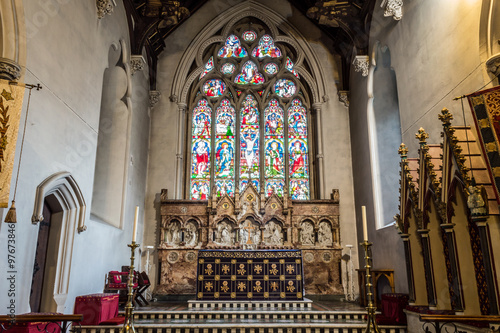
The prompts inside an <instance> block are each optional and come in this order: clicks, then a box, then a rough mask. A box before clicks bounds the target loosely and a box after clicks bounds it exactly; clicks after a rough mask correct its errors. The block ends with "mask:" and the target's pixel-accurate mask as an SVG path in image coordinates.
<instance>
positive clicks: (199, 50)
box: [170, 0, 329, 199]
mask: <svg viewBox="0 0 500 333" xmlns="http://www.w3.org/2000/svg"><path fill="white" fill-rule="evenodd" d="M245 17H255V18H257V19H259V20H261V21H262V22H264V23H265V24H266V26H267V27H268V28H269V30H270V31H271V35H272V36H274V37H275V42H281V41H284V42H286V43H288V44H290V45H292V46H293V48H294V49H295V50H296V51H298V52H297V61H296V63H295V69H296V70H297V71H298V72H299V73H300V75H301V76H302V79H303V80H304V83H306V84H307V86H308V88H309V89H310V99H311V100H310V103H311V106H312V108H313V112H312V116H313V117H312V118H311V123H312V125H313V126H312V130H313V132H310V137H309V139H310V142H314V143H313V147H314V149H315V151H314V152H312V155H313V157H314V159H311V161H310V166H311V167H312V169H311V198H312V199H322V198H326V197H327V195H328V194H327V193H326V191H325V176H324V173H325V167H324V157H323V135H322V129H321V119H322V108H323V103H325V102H327V101H328V100H329V96H328V95H327V93H326V87H327V84H326V78H325V76H324V71H323V69H322V68H321V64H320V61H319V58H318V56H317V55H316V53H315V51H313V49H312V47H311V45H309V44H308V43H307V41H306V39H305V38H304V37H303V36H302V34H301V33H300V31H299V30H298V29H297V28H295V27H294V26H292V25H290V23H289V22H288V20H287V18H285V17H284V16H282V14H281V13H278V12H276V11H274V10H272V9H269V8H268V7H267V6H265V5H263V4H262V3H259V2H256V1H254V0H249V1H245V2H242V3H240V4H237V5H235V6H231V7H230V8H228V9H227V10H226V11H224V12H223V13H220V15H218V16H216V17H214V19H213V20H212V21H210V22H209V23H208V24H207V25H206V26H205V27H204V29H203V30H201V31H200V32H199V33H198V34H197V35H196V37H194V38H193V39H192V40H191V42H190V45H189V47H188V48H187V49H186V51H185V52H184V54H183V55H182V56H181V58H180V61H179V64H178V66H177V69H176V71H175V74H174V76H173V81H172V87H171V95H170V100H171V101H172V102H174V103H176V104H177V107H178V109H177V110H178V115H177V124H178V129H179V130H178V132H177V147H176V160H175V162H174V163H175V165H176V167H175V182H174V198H175V199H183V198H186V197H187V196H188V193H187V183H188V180H187V178H188V173H187V171H188V170H187V169H188V168H187V163H186V160H187V159H188V153H189V152H188V147H187V146H188V144H189V142H187V140H186V138H187V136H186V131H187V130H188V129H189V124H188V122H189V117H188V114H187V111H188V106H189V105H188V104H189V103H190V102H189V99H190V92H191V89H192V85H193V82H195V81H196V80H198V78H199V75H200V74H201V73H202V71H203V68H204V59H203V55H204V50H205V49H206V48H207V47H208V46H209V45H211V44H213V43H219V42H220V43H222V42H223V41H224V37H223V36H227V35H228V33H229V30H230V28H231V27H232V26H233V25H234V24H235V23H236V22H238V21H239V20H241V19H242V18H245ZM278 27H279V29H278Z"/></svg>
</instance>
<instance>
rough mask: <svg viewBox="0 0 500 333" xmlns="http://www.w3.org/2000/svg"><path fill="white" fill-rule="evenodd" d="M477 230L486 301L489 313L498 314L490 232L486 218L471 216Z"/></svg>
mask: <svg viewBox="0 0 500 333" xmlns="http://www.w3.org/2000/svg"><path fill="white" fill-rule="evenodd" d="M472 220H473V221H474V222H475V223H476V225H477V228H478V230H479V239H480V241H481V252H482V253H483V265H484V275H485V276H486V284H487V286H488V301H489V303H490V313H489V314H490V315H497V314H498V300H497V292H496V284H495V281H496V279H495V276H494V270H493V266H492V262H491V249H490V244H491V243H490V234H489V231H488V224H487V223H486V218H474V217H473V218H472Z"/></svg>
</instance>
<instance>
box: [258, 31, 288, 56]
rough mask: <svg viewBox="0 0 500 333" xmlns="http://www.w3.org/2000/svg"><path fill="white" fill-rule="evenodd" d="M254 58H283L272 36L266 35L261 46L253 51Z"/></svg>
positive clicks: (261, 41) (260, 43) (262, 38)
mask: <svg viewBox="0 0 500 333" xmlns="http://www.w3.org/2000/svg"><path fill="white" fill-rule="evenodd" d="M252 56H254V57H257V58H264V57H271V58H279V57H281V50H280V49H279V47H277V46H275V45H274V40H273V38H272V37H271V36H269V35H264V36H262V37H261V38H260V40H259V45H257V47H255V49H253V51H252Z"/></svg>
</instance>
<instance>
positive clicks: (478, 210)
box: [467, 186, 488, 217]
mask: <svg viewBox="0 0 500 333" xmlns="http://www.w3.org/2000/svg"><path fill="white" fill-rule="evenodd" d="M487 205H488V198H487V196H486V191H485V190H484V187H483V186H481V187H479V186H469V197H468V198H467V206H468V207H469V209H470V213H471V215H472V217H476V216H485V215H488V206H487Z"/></svg>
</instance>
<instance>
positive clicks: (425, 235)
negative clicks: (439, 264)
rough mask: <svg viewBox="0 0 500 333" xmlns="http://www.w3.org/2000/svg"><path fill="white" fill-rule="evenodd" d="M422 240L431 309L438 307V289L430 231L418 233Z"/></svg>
mask: <svg viewBox="0 0 500 333" xmlns="http://www.w3.org/2000/svg"><path fill="white" fill-rule="evenodd" d="M417 232H418V233H419V234H420V237H421V240H422V256H423V258H424V270H425V285H426V286H427V303H428V305H429V307H436V304H437V302H436V288H435V285H434V274H433V273H432V264H431V263H432V260H431V248H430V244H429V229H421V230H418V231H417Z"/></svg>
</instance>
